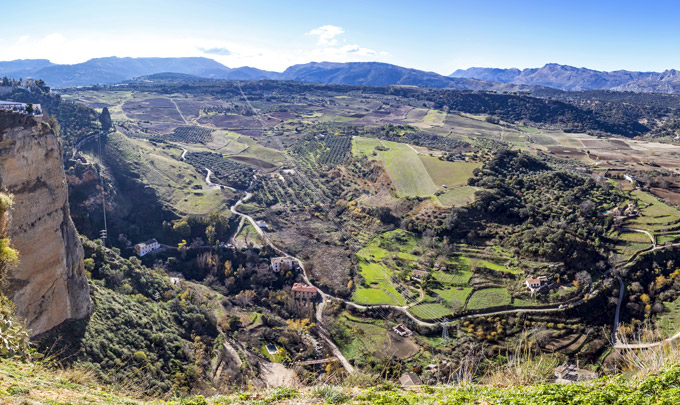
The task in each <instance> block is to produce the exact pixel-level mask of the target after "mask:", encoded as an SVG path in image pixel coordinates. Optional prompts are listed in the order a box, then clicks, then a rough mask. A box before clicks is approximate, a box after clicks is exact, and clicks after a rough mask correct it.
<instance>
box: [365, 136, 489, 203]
mask: <svg viewBox="0 0 680 405" xmlns="http://www.w3.org/2000/svg"><path fill="white" fill-rule="evenodd" d="M378 146H382V147H385V148H388V150H384V151H380V150H376V149H375V148H376V147H378ZM352 153H353V154H354V155H366V156H369V157H372V158H375V159H378V160H380V161H382V162H383V164H384V165H385V169H386V170H387V174H388V175H389V177H390V180H391V181H392V184H393V185H394V188H395V190H396V192H397V195H399V196H400V197H406V196H410V197H414V196H419V197H428V196H433V195H434V193H435V192H437V190H439V189H440V188H441V186H442V185H445V186H447V187H449V188H454V187H460V188H461V190H457V191H453V190H447V191H446V193H444V195H441V196H439V197H438V199H439V201H440V203H441V204H442V205H444V206H454V205H465V204H467V203H468V202H470V201H471V198H472V196H473V194H474V191H475V189H474V188H472V187H468V186H466V184H467V179H468V178H470V177H471V176H472V171H473V170H474V169H475V168H477V167H479V166H480V165H479V164H478V163H469V162H447V161H442V160H439V159H438V158H436V157H433V156H426V155H421V154H419V153H418V152H416V151H415V150H414V149H413V148H412V147H410V146H409V145H408V144H405V143H399V142H390V141H381V140H379V139H372V138H362V137H354V138H353V140H352ZM374 154H375V156H374Z"/></svg>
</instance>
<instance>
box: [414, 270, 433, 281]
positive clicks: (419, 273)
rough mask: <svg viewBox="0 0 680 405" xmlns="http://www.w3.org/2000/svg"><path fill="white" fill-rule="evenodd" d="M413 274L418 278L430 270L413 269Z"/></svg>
mask: <svg viewBox="0 0 680 405" xmlns="http://www.w3.org/2000/svg"><path fill="white" fill-rule="evenodd" d="M411 273H412V274H413V277H414V278H415V279H417V280H420V279H422V278H423V277H424V276H426V275H427V274H428V273H429V272H427V271H425V270H413V271H412V272H411Z"/></svg>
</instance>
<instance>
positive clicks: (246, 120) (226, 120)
mask: <svg viewBox="0 0 680 405" xmlns="http://www.w3.org/2000/svg"><path fill="white" fill-rule="evenodd" d="M198 122H199V123H201V124H212V125H214V126H215V127H217V128H221V129H232V130H234V129H259V128H261V125H260V122H259V121H258V120H257V118H255V117H254V116H243V115H235V114H229V115H221V114H220V115H213V116H209V117H202V118H200V119H199V120H198Z"/></svg>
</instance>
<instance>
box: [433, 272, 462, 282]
mask: <svg viewBox="0 0 680 405" xmlns="http://www.w3.org/2000/svg"><path fill="white" fill-rule="evenodd" d="M432 276H433V277H434V278H435V279H437V281H439V282H440V283H444V284H467V283H468V282H469V281H470V279H471V278H472V272H471V271H467V270H460V271H457V272H455V273H445V272H443V271H435V272H433V273H432Z"/></svg>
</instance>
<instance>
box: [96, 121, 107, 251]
mask: <svg viewBox="0 0 680 405" xmlns="http://www.w3.org/2000/svg"><path fill="white" fill-rule="evenodd" d="M97 146H98V151H99V185H100V186H101V188H102V211H103V212H104V229H102V230H101V231H99V236H100V239H101V241H102V246H106V238H108V237H109V230H108V226H107V224H106V190H105V189H104V176H102V170H103V167H104V166H103V162H104V161H103V160H102V142H101V132H100V133H99V134H98V135H97Z"/></svg>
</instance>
